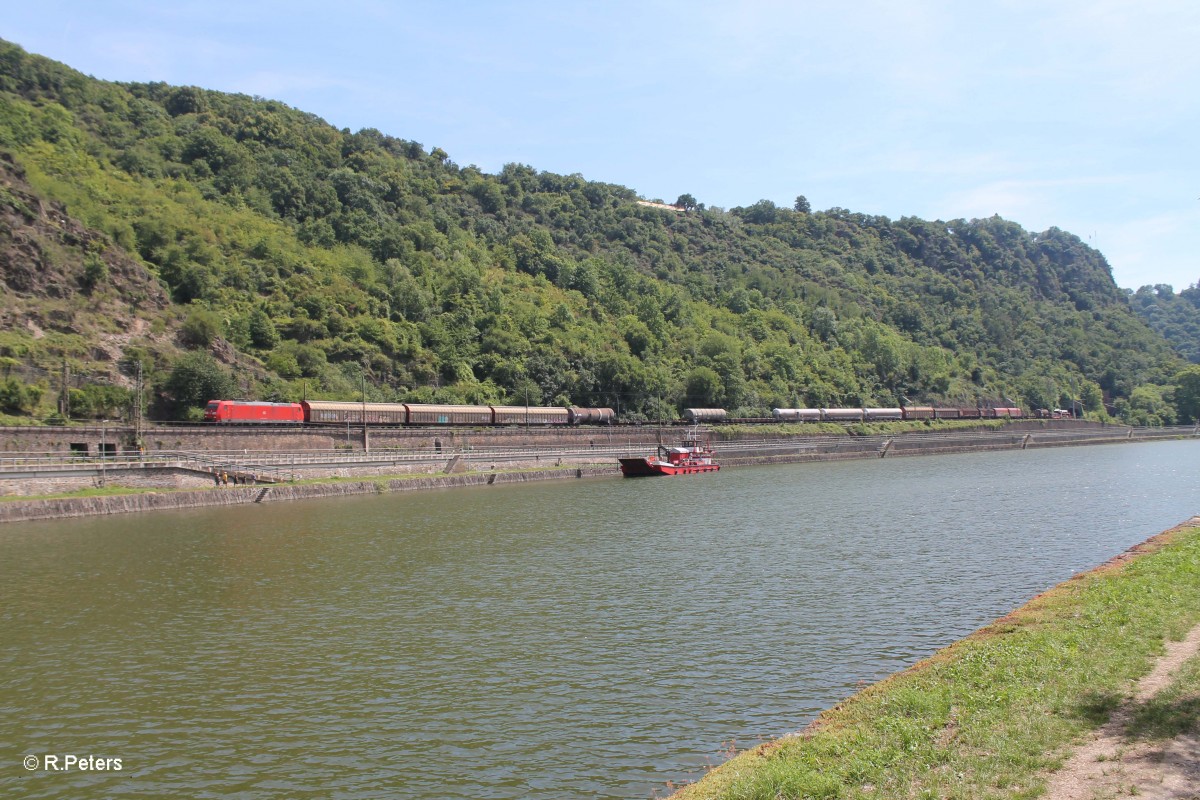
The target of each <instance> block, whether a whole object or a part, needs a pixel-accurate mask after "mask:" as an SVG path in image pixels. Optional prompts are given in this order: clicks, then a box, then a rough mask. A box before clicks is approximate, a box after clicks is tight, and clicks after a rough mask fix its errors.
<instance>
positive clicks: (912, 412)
mask: <svg viewBox="0 0 1200 800" xmlns="http://www.w3.org/2000/svg"><path fill="white" fill-rule="evenodd" d="M1022 416H1024V412H1022V411H1021V409H1019V408H1016V407H1015V406H1014V407H998V406H994V407H988V408H942V407H937V406H903V407H901V408H776V409H772V411H771V417H772V418H773V419H774V420H775V421H776V422H880V421H883V420H922V419H1019V418H1021V417H1022Z"/></svg>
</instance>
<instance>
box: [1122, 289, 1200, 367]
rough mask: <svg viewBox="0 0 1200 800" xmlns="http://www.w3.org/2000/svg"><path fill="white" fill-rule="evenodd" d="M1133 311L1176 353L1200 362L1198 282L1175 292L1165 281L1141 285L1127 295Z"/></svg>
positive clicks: (1199, 294)
mask: <svg viewBox="0 0 1200 800" xmlns="http://www.w3.org/2000/svg"><path fill="white" fill-rule="evenodd" d="M1129 299H1130V302H1131V303H1132V305H1133V309H1134V311H1136V312H1137V313H1138V315H1139V316H1141V318H1142V319H1144V320H1145V321H1146V324H1148V325H1149V326H1150V327H1151V328H1152V329H1153V330H1155V331H1157V332H1158V333H1159V334H1161V335H1162V336H1163V337H1164V338H1165V339H1166V340H1167V341H1168V342H1170V343H1171V345H1172V346H1173V347H1174V348H1175V351H1176V352H1177V353H1179V355H1181V356H1183V357H1184V358H1186V359H1187V360H1188V361H1190V362H1192V363H1193V364H1200V285H1193V286H1189V287H1188V288H1186V289H1183V290H1181V291H1180V292H1179V294H1175V289H1174V287H1172V286H1168V285H1166V284H1161V283H1160V284H1158V285H1157V286H1143V287H1142V288H1140V289H1138V290H1137V291H1136V292H1134V293H1132V294H1131V295H1130V298H1129Z"/></svg>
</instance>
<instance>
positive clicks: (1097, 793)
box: [1043, 625, 1200, 800]
mask: <svg viewBox="0 0 1200 800" xmlns="http://www.w3.org/2000/svg"><path fill="white" fill-rule="evenodd" d="M1197 652H1200V625H1198V626H1196V627H1195V628H1193V629H1192V631H1191V632H1190V633H1189V634H1188V635H1187V637H1186V638H1185V639H1184V640H1183V641H1181V642H1168V643H1167V652H1166V654H1165V655H1163V656H1162V657H1161V658H1160V659H1159V661H1158V663H1157V665H1156V666H1155V667H1154V669H1153V670H1152V671H1151V672H1150V674H1149V675H1147V676H1146V677H1145V678H1143V679H1142V680H1141V681H1139V682H1138V685H1137V688H1136V690H1135V692H1134V696H1133V698H1132V700H1127V701H1125V702H1124V703H1122V704H1121V706H1120V708H1118V709H1117V710H1116V711H1115V712H1113V715H1112V717H1111V718H1110V719H1109V721H1108V722H1107V723H1105V724H1104V726H1103V727H1101V728H1100V730H1099V731H1097V732H1096V733H1095V734H1093V735H1092V738H1090V739H1089V740H1088V741H1087V742H1085V743H1084V744H1083V745H1082V746H1081V747H1080V748H1079V749H1078V750H1076V751H1075V752H1074V753H1073V754H1072V755H1071V757H1070V758H1069V759H1068V760H1067V762H1066V763H1065V764H1064V765H1063V767H1062V769H1060V770H1059V771H1058V772H1056V773H1054V774H1053V775H1052V776H1051V777H1050V781H1049V783H1048V786H1047V789H1046V793H1045V794H1044V795H1043V798H1044V800H1115V798H1122V797H1138V798H1143V800H1200V733H1198V732H1196V731H1191V732H1189V733H1185V734H1182V735H1180V736H1177V737H1175V738H1174V739H1168V740H1166V741H1153V742H1146V741H1137V740H1134V739H1131V738H1130V737H1129V736H1128V735H1127V734H1126V730H1127V728H1128V727H1129V723H1130V721H1131V720H1132V718H1133V711H1134V707H1135V705H1136V704H1139V703H1144V702H1146V701H1147V700H1149V699H1150V698H1152V697H1154V696H1155V695H1156V694H1158V692H1160V691H1161V690H1162V689H1164V688H1165V687H1166V686H1168V685H1169V684H1170V683H1171V679H1172V678H1173V677H1174V675H1175V674H1176V673H1177V672H1178V671H1179V668H1180V667H1181V666H1182V665H1183V663H1184V662H1185V661H1187V660H1188V659H1190V658H1192V657H1193V656H1195V655H1196V654H1197Z"/></svg>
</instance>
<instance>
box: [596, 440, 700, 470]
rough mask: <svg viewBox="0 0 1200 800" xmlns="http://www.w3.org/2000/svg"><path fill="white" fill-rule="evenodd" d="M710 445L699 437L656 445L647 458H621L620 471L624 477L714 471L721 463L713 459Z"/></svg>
mask: <svg viewBox="0 0 1200 800" xmlns="http://www.w3.org/2000/svg"><path fill="white" fill-rule="evenodd" d="M714 455H715V453H714V452H713V449H712V447H710V446H709V445H708V444H707V443H705V442H701V441H700V440H699V439H685V440H684V441H683V442H682V443H680V444H678V445H675V446H673V447H667V446H665V445H661V444H660V445H659V446H658V452H657V453H656V454H655V455H653V456H650V457H648V458H621V459H618V460H619V461H620V462H621V473H622V474H624V476H625V477H626V478H638V477H643V476H649V475H691V474H692V473H696V472H716V471H717V470H719V469H720V468H721V465H720V464H718V463H716V462H715V461H713V456H714Z"/></svg>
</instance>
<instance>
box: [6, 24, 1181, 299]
mask: <svg viewBox="0 0 1200 800" xmlns="http://www.w3.org/2000/svg"><path fill="white" fill-rule="evenodd" d="M8 6H9V7H8V8H7V9H6V10H5V12H4V15H3V18H2V19H0V38H4V39H7V40H8V41H10V42H15V43H17V44H19V45H21V46H22V47H23V48H25V49H26V50H27V51H29V52H33V53H38V54H40V55H44V56H47V57H49V58H52V59H54V60H56V61H61V62H63V63H65V64H67V65H68V66H70V67H73V68H75V69H77V70H80V71H81V72H84V73H87V74H89V75H93V76H94V77H97V78H102V79H105V80H113V81H137V82H149V81H164V82H166V83H170V84H177V85H192V86H201V87H204V88H207V89H216V90H221V91H227V92H239V93H243V94H249V95H257V96H260V97H265V98H270V99H273V100H279V101H282V102H284V103H286V104H288V105H290V106H292V107H294V108H298V109H300V110H303V111H307V112H310V113H313V114H316V115H317V116H319V117H321V118H323V119H325V120H326V121H328V122H330V123H331V124H333V125H335V126H337V127H339V128H349V129H351V130H360V129H362V128H376V129H378V130H380V131H382V132H383V133H385V134H388V135H391V136H395V137H398V138H402V139H409V140H413V141H417V142H421V143H422V144H423V145H424V146H425V148H426V149H427V150H431V149H433V148H434V147H441V148H442V149H443V150H445V151H446V152H447V153H449V155H450V158H451V159H452V160H453V161H454V162H455V163H457V164H459V165H460V166H467V165H469V164H473V165H475V166H477V167H479V168H480V169H481V170H483V171H484V172H488V173H495V172H498V171H499V170H500V169H501V168H502V167H503V166H504V165H505V164H507V163H510V162H516V163H522V164H527V165H529V166H532V167H534V168H536V169H538V170H544V171H549V172H556V173H562V174H573V173H578V174H581V175H583V176H584V177H585V178H587V179H588V180H595V181H603V182H606V183H614V184H620V185H622V186H627V187H629V188H631V189H633V190H634V191H636V192H637V193H638V194H639V195H641V196H642V197H644V198H646V199H651V200H653V199H661V200H665V201H667V202H673V201H674V200H675V199H676V198H677V197H679V196H680V195H682V194H685V193H686V194H691V195H693V196H694V197H695V198H696V199H697V200H698V201H699V202H701V203H704V204H706V205H708V206H717V207H721V208H733V207H736V206H748V205H750V204H752V203H755V202H757V201H759V200H762V199H767V200H772V201H774V202H775V203H777V204H779V205H781V206H786V207H791V206H792V205H793V203H794V202H795V200H796V197H797V196H798V195H804V196H805V197H806V198H807V199H808V201H809V203H810V204H811V206H812V208H813V209H814V210H823V209H827V208H833V207H839V208H845V209H848V210H850V211H854V212H860V213H864V214H877V215H883V216H886V217H890V218H892V219H899V218H900V217H905V216H914V217H921V218H923V219H931V220H932V219H943V220H951V219H959V218H962V219H974V218H983V217H990V216H992V215H994V214H999V215H1000V216H1001V217H1004V218H1005V219H1009V220H1013V221H1015V222H1017V223H1019V224H1020V225H1021V226H1022V227H1024V228H1025V229H1026V230H1029V231H1031V232H1040V231H1044V230H1046V229H1048V228H1050V227H1058V228H1062V229H1063V230H1067V231H1070V232H1071V233H1074V234H1076V235H1077V236H1079V237H1080V238H1081V239H1082V240H1083V241H1084V242H1086V243H1087V244H1089V245H1091V246H1093V247H1095V248H1097V249H1098V250H1100V251H1101V252H1102V253H1103V254H1104V255H1105V257H1106V258H1107V259H1108V262H1109V264H1110V265H1111V266H1112V270H1113V277H1114V279H1115V280H1116V283H1117V285H1119V286H1122V287H1125V288H1131V289H1136V288H1138V287H1140V286H1143V285H1154V284H1161V283H1166V284H1170V285H1171V286H1173V287H1174V288H1175V290H1176V291H1179V290H1181V289H1183V288H1186V287H1187V286H1190V285H1192V284H1195V283H1197V281H1200V258H1198V257H1197V241H1196V239H1197V233H1198V232H1200V154H1198V153H1197V152H1196V147H1195V145H1196V144H1197V142H1198V138H1200V137H1197V133H1198V130H1200V125H1198V124H1197V123H1200V45H1197V43H1198V42H1200V3H1196V2H1194V0H1142V2H1138V3H1132V2H1127V0H1122V1H1121V2H1112V1H1110V0H1091V1H1090V2H1078V1H1077V0H1054V2H1046V1H1045V0H1012V1H1011V2H1008V1H1007V0H988V2H958V1H957V0H955V1H951V0H944V1H943V2H935V1H934V0H902V1H901V0H886V1H884V0H860V1H859V2H854V3H831V2H827V1H822V2H815V1H810V0H791V1H790V2H788V1H780V2H771V1H770V0H742V1H741V2H738V0H724V2H710V1H709V0H689V1H688V2H659V1H658V0H609V1H608V2H599V1H598V0H596V1H592V2H586V1H584V0H557V1H554V0H528V1H526V2H504V0H494V1H493V2H482V1H479V2H475V1H468V0H440V1H438V2H422V1H419V0H394V1H393V2H389V1H388V0H340V2H311V1H310V0H290V1H289V2H282V1H278V2H277V1H275V0H267V1H263V2H258V1H256V0H239V2H229V1H228V0H171V2H169V3H164V2H161V0H38V2H36V3H33V2H28V3H10V4H8Z"/></svg>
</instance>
